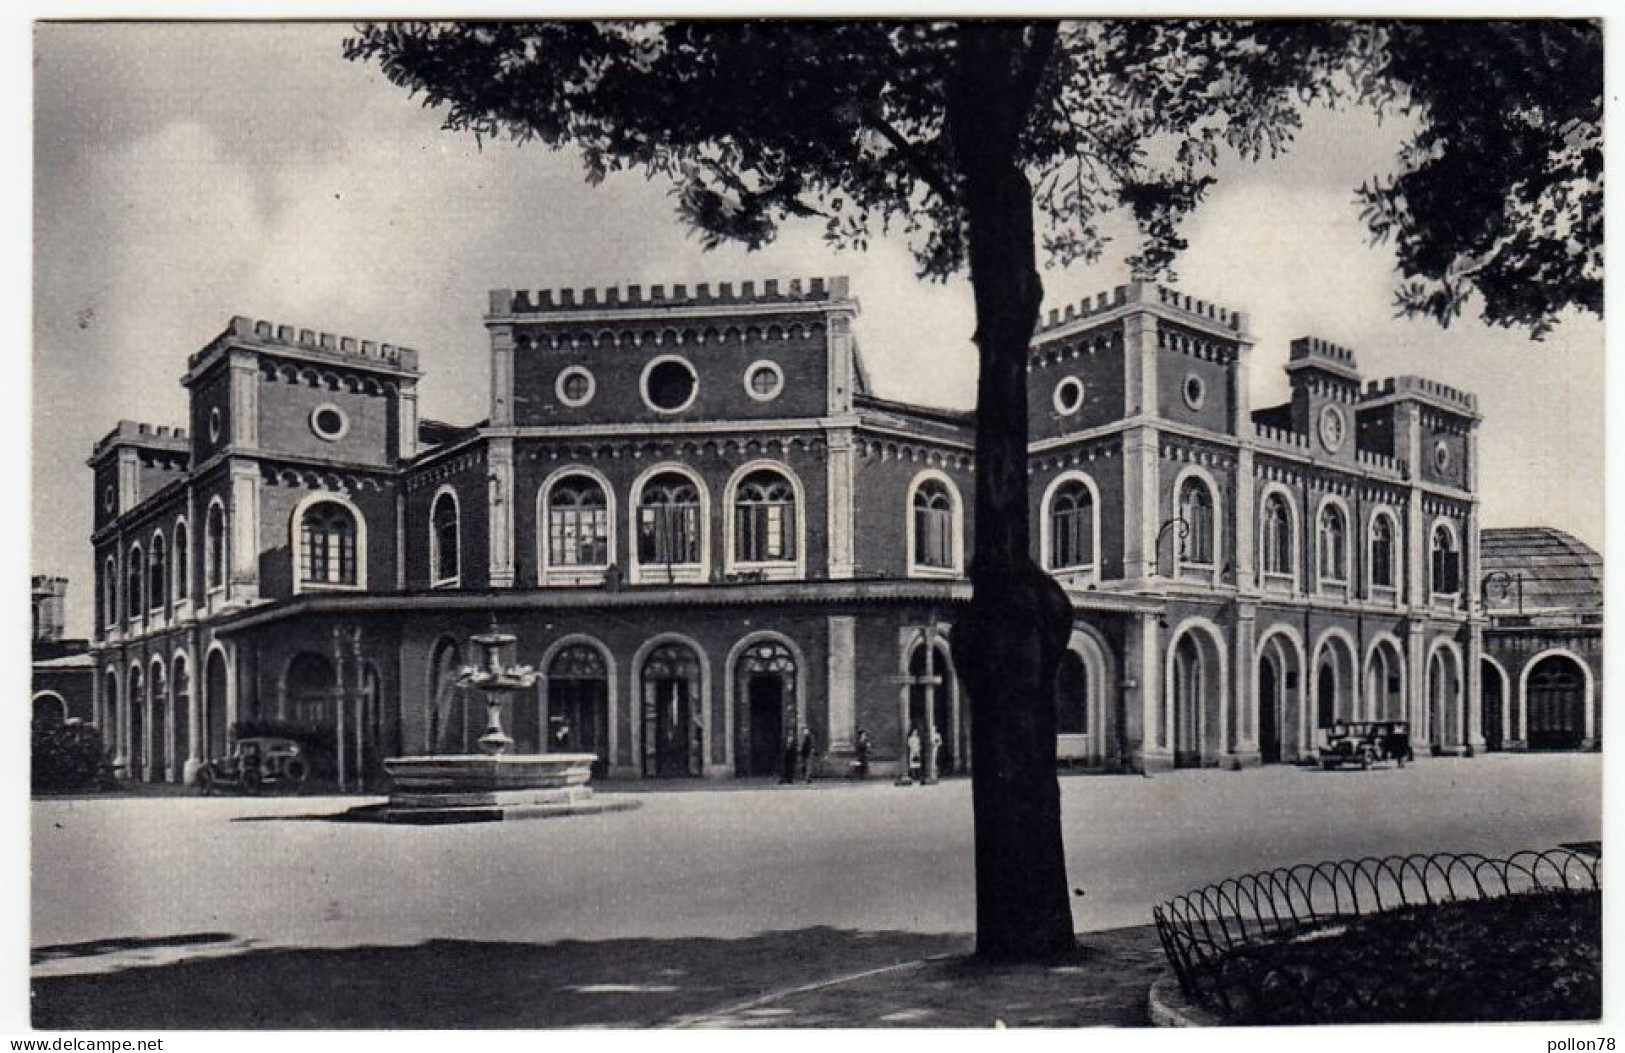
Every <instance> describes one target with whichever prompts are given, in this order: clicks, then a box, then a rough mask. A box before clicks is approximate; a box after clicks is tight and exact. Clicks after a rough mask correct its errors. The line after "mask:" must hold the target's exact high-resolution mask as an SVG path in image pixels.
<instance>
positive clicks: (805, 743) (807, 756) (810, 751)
mask: <svg viewBox="0 0 1625 1053" xmlns="http://www.w3.org/2000/svg"><path fill="white" fill-rule="evenodd" d="M817 753H818V740H817V739H815V738H813V733H812V728H802V729H801V781H802V782H812V772H813V757H814V755H816V754H817Z"/></svg>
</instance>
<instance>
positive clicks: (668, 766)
mask: <svg viewBox="0 0 1625 1053" xmlns="http://www.w3.org/2000/svg"><path fill="white" fill-rule="evenodd" d="M648 688H649V694H650V696H651V699H652V702H653V708H654V713H653V716H654V721H653V724H654V727H653V729H652V730H653V731H654V743H653V745H654V751H653V758H652V759H653V761H654V770H653V771H652V772H650V774H652V775H688V774H689V770H688V755H689V743H688V731H689V727H690V725H691V724H692V723H693V718H692V715H691V713H690V706H691V702H690V699H689V696H688V681H687V680H677V679H660V680H655V681H652V682H651V683H650V684H649V685H648Z"/></svg>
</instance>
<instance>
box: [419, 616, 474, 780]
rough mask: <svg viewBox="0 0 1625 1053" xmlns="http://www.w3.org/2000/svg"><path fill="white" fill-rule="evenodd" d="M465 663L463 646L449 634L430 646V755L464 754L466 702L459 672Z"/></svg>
mask: <svg viewBox="0 0 1625 1053" xmlns="http://www.w3.org/2000/svg"><path fill="white" fill-rule="evenodd" d="M462 664H463V649H462V645H461V644H460V643H458V642H457V640H456V638H455V637H453V636H451V635H450V634H449V633H447V634H443V635H441V636H439V637H437V638H436V639H435V641H434V643H432V644H431V645H429V657H428V662H427V663H426V665H425V667H424V673H423V684H424V691H423V748H424V752H425V753H428V754H431V755H433V754H436V753H445V752H460V751H461V750H462V746H463V738H464V736H463V734H462V727H461V718H462V717H463V716H464V715H465V714H464V713H463V701H464V700H463V699H462V697H461V692H460V691H459V690H458V688H457V672H458V670H459V669H460V668H461V667H462Z"/></svg>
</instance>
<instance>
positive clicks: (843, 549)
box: [825, 428, 857, 581]
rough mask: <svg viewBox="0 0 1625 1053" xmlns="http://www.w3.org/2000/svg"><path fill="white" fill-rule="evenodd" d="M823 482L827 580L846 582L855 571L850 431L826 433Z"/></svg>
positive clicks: (853, 460)
mask: <svg viewBox="0 0 1625 1053" xmlns="http://www.w3.org/2000/svg"><path fill="white" fill-rule="evenodd" d="M828 436H829V445H828V448H827V450H826V453H825V456H826V458H827V461H826V464H827V479H828V486H827V490H828V498H827V500H828V501H829V533H828V534H827V535H826V537H827V544H828V546H829V572H828V573H829V577H830V579H831V580H836V581H838V580H845V579H849V578H851V577H852V576H853V574H854V573H855V572H856V568H857V539H856V537H855V529H856V517H855V509H854V506H853V489H854V487H855V485H856V482H857V478H856V476H857V472H856V453H855V449H854V442H853V437H852V429H851V428H835V429H831V430H830V432H829V433H828Z"/></svg>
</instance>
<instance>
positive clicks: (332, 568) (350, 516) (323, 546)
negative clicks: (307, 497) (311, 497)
mask: <svg viewBox="0 0 1625 1053" xmlns="http://www.w3.org/2000/svg"><path fill="white" fill-rule="evenodd" d="M360 533H361V530H360V520H359V519H358V517H357V516H356V514H355V512H353V511H351V510H350V509H349V508H348V507H346V506H345V505H343V504H341V503H339V502H338V501H336V500H333V499H331V498H323V499H319V500H316V501H313V502H311V503H310V504H308V505H306V506H305V508H304V511H303V512H302V513H301V514H300V515H299V584H300V585H301V587H303V588H307V589H319V588H357V587H360V586H361V585H363V584H364V583H363V582H362V580H361V571H360V563H359V560H358V558H357V553H358V550H359V548H360Z"/></svg>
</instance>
